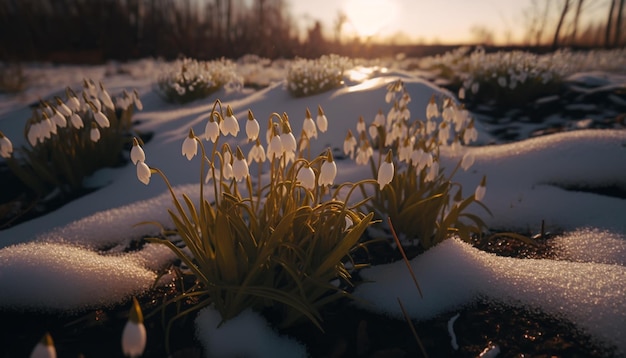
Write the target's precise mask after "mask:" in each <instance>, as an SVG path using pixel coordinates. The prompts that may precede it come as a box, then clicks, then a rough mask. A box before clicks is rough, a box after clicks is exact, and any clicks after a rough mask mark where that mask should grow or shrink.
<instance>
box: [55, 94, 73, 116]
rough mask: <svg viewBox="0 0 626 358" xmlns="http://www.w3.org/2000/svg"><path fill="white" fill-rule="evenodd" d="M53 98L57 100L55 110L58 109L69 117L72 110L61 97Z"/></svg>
mask: <svg viewBox="0 0 626 358" xmlns="http://www.w3.org/2000/svg"><path fill="white" fill-rule="evenodd" d="M55 100H56V102H57V107H56V109H57V111H59V112H60V113H61V114H62V115H64V116H65V117H69V116H71V115H72V110H71V109H70V107H68V106H67V105H66V104H65V103H63V101H62V100H61V98H59V97H55Z"/></svg>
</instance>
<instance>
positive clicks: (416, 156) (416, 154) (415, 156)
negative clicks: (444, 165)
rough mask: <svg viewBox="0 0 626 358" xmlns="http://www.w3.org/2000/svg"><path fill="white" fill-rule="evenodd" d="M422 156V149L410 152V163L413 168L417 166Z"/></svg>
mask: <svg viewBox="0 0 626 358" xmlns="http://www.w3.org/2000/svg"><path fill="white" fill-rule="evenodd" d="M423 155H424V150H423V149H422V148H418V149H415V150H413V151H412V152H411V163H413V165H415V166H419V164H420V162H421V161H422V156H423Z"/></svg>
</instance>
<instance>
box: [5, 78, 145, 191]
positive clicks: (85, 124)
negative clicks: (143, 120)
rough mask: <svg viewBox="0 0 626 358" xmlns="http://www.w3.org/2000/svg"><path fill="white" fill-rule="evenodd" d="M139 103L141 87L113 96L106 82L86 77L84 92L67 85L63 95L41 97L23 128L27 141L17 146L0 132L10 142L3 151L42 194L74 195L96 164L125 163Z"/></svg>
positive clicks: (14, 168)
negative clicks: (24, 144) (55, 191)
mask: <svg viewBox="0 0 626 358" xmlns="http://www.w3.org/2000/svg"><path fill="white" fill-rule="evenodd" d="M135 108H137V109H139V110H141V109H142V108H143V105H142V103H141V101H140V99H139V96H138V94H137V92H136V91H132V92H128V91H126V90H124V91H123V93H122V94H121V95H120V96H117V97H111V96H110V95H109V93H108V91H107V90H106V89H105V88H104V86H103V85H102V83H99V84H96V83H95V82H94V81H93V80H91V79H85V80H84V81H83V88H82V90H81V91H80V92H78V93H76V92H74V91H73V90H72V89H71V88H70V87H67V88H66V91H65V98H64V99H62V98H60V97H54V99H52V100H48V101H44V100H41V101H40V102H39V105H38V106H37V107H36V108H34V109H33V112H32V116H31V117H30V118H29V119H28V120H27V121H26V125H25V128H24V135H25V137H26V139H27V146H23V147H21V148H16V150H15V151H13V147H12V145H10V146H9V144H10V140H9V139H8V138H7V137H5V136H4V135H2V134H0V137H4V139H0V140H2V141H3V142H4V143H5V144H4V146H5V148H6V149H9V147H10V150H2V152H1V153H0V154H2V156H3V157H5V158H6V161H7V165H8V166H9V168H10V169H11V171H12V172H13V173H14V174H15V175H16V176H17V177H18V178H19V179H20V180H21V181H22V182H23V183H25V184H26V185H27V186H28V187H29V188H31V189H32V190H33V191H34V192H35V193H37V194H38V195H40V196H41V195H45V194H47V193H49V192H51V191H52V190H55V189H58V190H60V191H61V193H62V194H70V195H71V194H72V193H76V192H77V191H80V190H81V189H83V180H84V179H85V178H86V177H88V176H89V175H91V174H93V173H94V172H95V171H96V170H98V169H101V168H104V167H113V166H116V165H120V164H121V163H123V153H124V147H125V146H127V145H128V144H129V141H130V138H131V127H132V116H133V113H134V109H135ZM6 142H8V143H9V144H6Z"/></svg>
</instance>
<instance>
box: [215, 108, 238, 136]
mask: <svg viewBox="0 0 626 358" xmlns="http://www.w3.org/2000/svg"><path fill="white" fill-rule="evenodd" d="M219 125H220V132H222V134H223V135H228V134H232V136H233V137H236V136H237V134H238V133H239V123H238V122H237V118H235V115H234V114H233V109H232V108H230V105H229V106H227V107H226V118H224V120H223V121H221V122H220V124H219Z"/></svg>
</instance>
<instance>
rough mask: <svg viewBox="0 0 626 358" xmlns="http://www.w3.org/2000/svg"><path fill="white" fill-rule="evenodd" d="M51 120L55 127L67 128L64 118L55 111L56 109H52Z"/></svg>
mask: <svg viewBox="0 0 626 358" xmlns="http://www.w3.org/2000/svg"><path fill="white" fill-rule="evenodd" d="M51 120H52V121H53V122H54V124H55V125H56V126H57V127H61V128H65V127H67V120H66V119H65V117H63V115H62V114H61V112H59V111H57V109H56V108H55V109H54V114H53V115H52V118H51Z"/></svg>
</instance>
